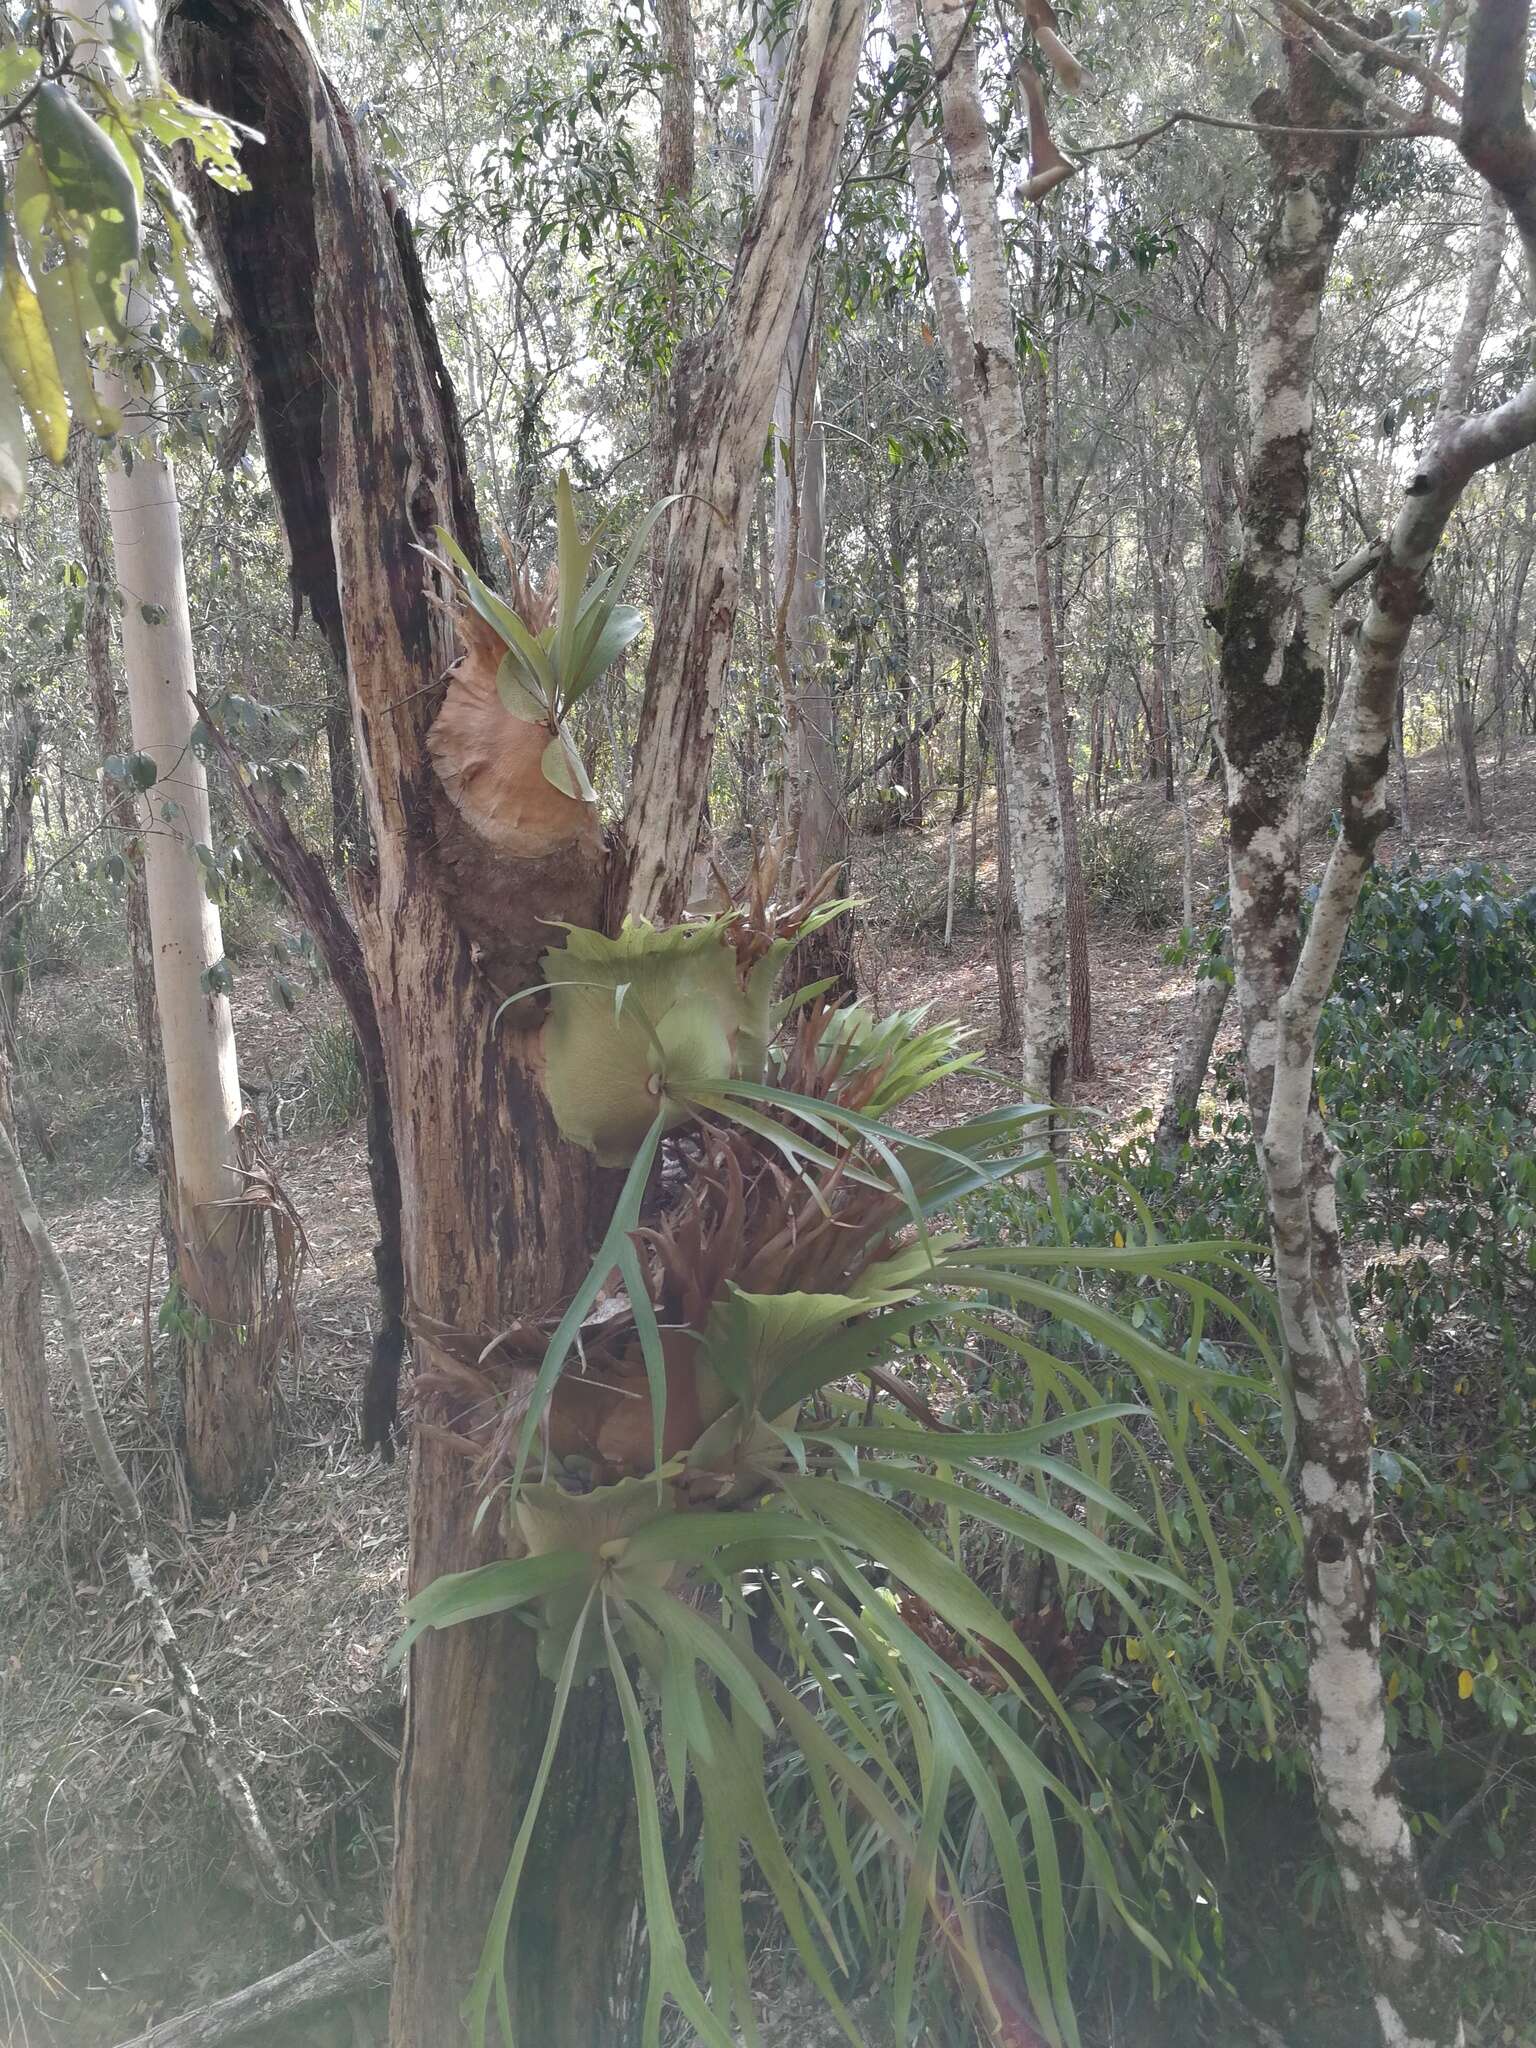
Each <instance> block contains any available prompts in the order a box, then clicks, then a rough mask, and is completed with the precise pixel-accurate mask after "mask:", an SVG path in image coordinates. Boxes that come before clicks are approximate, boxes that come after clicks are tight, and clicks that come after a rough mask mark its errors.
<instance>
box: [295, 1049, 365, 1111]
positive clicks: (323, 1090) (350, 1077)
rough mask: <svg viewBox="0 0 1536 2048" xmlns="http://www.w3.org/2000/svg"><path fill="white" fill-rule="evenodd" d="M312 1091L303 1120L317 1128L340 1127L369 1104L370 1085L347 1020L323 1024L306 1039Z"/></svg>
mask: <svg viewBox="0 0 1536 2048" xmlns="http://www.w3.org/2000/svg"><path fill="white" fill-rule="evenodd" d="M304 1072H305V1075H306V1076H307V1079H308V1084H309V1085H308V1091H307V1093H306V1095H305V1098H304V1108H303V1120H304V1122H305V1124H306V1125H307V1126H308V1128H309V1129H310V1130H313V1131H339V1130H343V1129H345V1127H346V1126H347V1125H348V1124H350V1123H355V1122H356V1121H357V1119H358V1118H359V1117H360V1116H362V1114H363V1112H364V1110H365V1109H366V1108H367V1102H368V1096H367V1088H366V1085H365V1083H364V1079H363V1068H362V1062H361V1061H360V1060H359V1058H358V1056H357V1040H356V1039H355V1038H354V1037H353V1036H352V1027H351V1025H350V1024H347V1023H345V1022H341V1023H335V1024H321V1025H318V1026H317V1027H316V1028H315V1029H314V1030H313V1031H311V1032H310V1033H309V1035H308V1037H307V1038H306V1039H305V1041H304Z"/></svg>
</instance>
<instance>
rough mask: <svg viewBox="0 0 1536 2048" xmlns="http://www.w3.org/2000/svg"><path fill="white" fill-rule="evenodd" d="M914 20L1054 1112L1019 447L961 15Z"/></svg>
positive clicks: (941, 317) (1030, 586)
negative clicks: (923, 56) (944, 195)
mask: <svg viewBox="0 0 1536 2048" xmlns="http://www.w3.org/2000/svg"><path fill="white" fill-rule="evenodd" d="M924 13H925V15H926V19H927V26H928V40H929V45H930V49H931V52H932V56H933V60H934V64H935V67H936V69H937V70H938V72H939V75H940V77H941V80H942V83H941V85H940V104H941V107H942V112H943V124H944V143H945V146H946V150H947V153H948V158H949V163H950V169H951V175H952V178H953V183H954V190H955V196H956V198H957V200H958V201H959V207H960V215H961V220H962V222H963V225H964V229H965V246H966V255H967V259H968V263H969V271H970V304H969V308H968V309H967V308H965V307H963V306H962V305H961V302H960V296H959V288H958V285H957V284H956V283H955V281H954V254H953V250H952V248H951V247H950V244H949V235H948V229H947V227H946V226H945V223H944V219H943V212H942V208H941V207H940V206H939V204H938V179H937V167H936V165H934V163H933V162H932V159H931V156H930V154H929V151H930V144H929V139H928V137H927V134H926V132H925V131H924V130H923V128H922V125H921V123H920V122H918V121H914V122H913V124H912V129H911V136H912V161H913V183H914V190H915V191H916V192H917V197H918V220H919V224H920V226H921V227H922V230H923V246H924V251H925V254H926V255H927V258H928V272H929V283H930V287H931V289H932V291H933V294H934V303H935V307H936V309H937V312H938V322H939V332H940V335H941V337H942V339H943V342H944V350H945V360H946V363H947V366H948V369H949V375H950V379H951V382H952V383H953V385H954V386H955V389H956V392H957V395H959V397H960V405H961V415H962V418H963V420H964V422H965V425H966V437H967V441H968V443H969V445H970V450H971V468H972V474H973V476H974V477H975V479H976V482H977V488H978V493H979V495H980V500H981V513H982V517H981V528H982V537H983V542H984V545H985V549H986V554H987V561H988V568H989V571H990V574H991V580H992V595H993V603H994V608H995V613H996V620H997V638H998V674H999V685H1000V689H1001V692H1002V703H1003V723H1004V726H1005V727H1006V730H1007V737H1008V747H1007V756H1006V774H1007V778H1008V813H1009V830H1010V836H1011V841H1012V844H1011V848H1010V851H1011V856H1012V866H1013V887H1014V894H1015V898H1016V901H1017V904H1018V913H1019V924H1020V946H1021V951H1022V953H1023V956H1024V995H1023V1003H1022V1009H1021V1024H1022V1032H1023V1048H1022V1062H1021V1063H1022V1067H1023V1077H1022V1078H1023V1085H1024V1090H1025V1093H1026V1095H1028V1096H1029V1097H1031V1098H1032V1099H1033V1100H1036V1101H1041V1102H1047V1101H1049V1102H1065V1101H1067V1100H1069V1099H1070V1095H1071V1078H1072V1077H1071V1060H1070V1052H1069V1047H1068V1032H1067V973H1066V902H1065V899H1066V886H1065V870H1064V865H1063V853H1062V837H1061V807H1060V798H1059V793H1058V790H1057V783H1056V771H1055V764H1054V761H1053V759H1052V753H1051V745H1050V726H1049V716H1048V706H1047V699H1046V679H1045V663H1044V658H1043V649H1042V644H1041V633H1040V590H1039V585H1038V582H1037V579H1036V575H1035V554H1034V535H1033V530H1032V522H1031V518H1030V499H1029V437H1028V433H1027V431H1026V426H1025V417H1024V405H1023V394H1022V390H1021V386H1020V378H1019V370H1018V362H1017V358H1016V355H1015V351H1014V335H1013V310H1012V306H1011V304H1010V301H1009V295H1008V271H1007V263H1006V259H1005V256H1004V251H1003V240H1002V227H1001V222H1000V219H999V216H998V210H997V196H996V191H995V188H994V179H993V164H992V149H991V142H990V139H989V136H988V131H987V123H986V115H985V111H984V109H983V106H982V101H981V93H980V86H979V83H978V78H977V61H976V41H975V33H974V29H973V28H972V26H971V16H970V11H969V10H968V9H967V8H966V6H965V5H964V4H963V0H926V5H925V8H924ZM892 18H893V23H894V25H895V28H896V33H897V36H898V37H899V39H900V40H901V41H902V42H904V43H905V42H910V41H911V40H912V39H913V37H914V36H915V34H916V19H915V9H914V7H912V6H911V5H908V4H907V0H898V5H897V7H896V8H895V10H894V11H893V17H892ZM968 389H969V393H970V395H969V396H967V395H966V393H967V390H968ZM984 479H985V480H986V481H985V482H984V481H983V480H984Z"/></svg>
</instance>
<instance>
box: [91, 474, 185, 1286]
mask: <svg viewBox="0 0 1536 2048" xmlns="http://www.w3.org/2000/svg"><path fill="white" fill-rule="evenodd" d="M75 465H76V466H75V508H76V515H77V518H78V520H79V526H80V559H81V562H82V564H83V566H84V568H85V605H84V618H83V620H82V632H81V640H82V643H83V646H84V652H85V675H86V681H87V683H88V684H89V686H90V692H91V713H92V716H93V718H94V720H95V725H96V744H97V746H98V748H99V749H100V752H101V757H102V759H103V761H110V760H112V759H114V758H115V757H119V756H121V755H123V754H125V753H127V752H128V751H129V749H128V745H127V740H126V734H125V730H124V719H123V709H122V702H121V698H120V695H119V692H118V687H117V678H116V677H115V675H114V674H113V672H112V605H111V596H110V592H111V589H112V585H113V576H112V562H111V556H110V552H109V548H108V541H107V509H106V506H105V504H104V503H103V502H102V496H101V453H100V449H99V448H98V446H97V443H96V439H95V437H94V435H90V434H79V435H77V437H76V445H75ZM104 795H105V799H106V808H107V815H108V817H109V818H110V820H111V825H112V836H113V840H114V842H115V847H116V851H117V852H118V853H119V854H120V855H121V857H122V860H123V862H124V865H125V868H126V873H125V875H124V878H123V913H124V915H123V922H124V924H125V926H126V928H127V933H128V965H129V971H130V974H131V977H132V982H133V1015H134V1022H135V1024H136V1026H137V1027H138V1038H139V1090H140V1094H141V1097H142V1100H143V1103H144V1112H145V1114H144V1122H145V1125H146V1128H147V1130H148V1134H149V1140H150V1143H151V1145H152V1146H153V1147H154V1162H153V1163H154V1168H155V1174H156V1177H157V1179H158V1180H159V1183H160V1230H161V1235H162V1236H163V1237H164V1239H165V1243H166V1248H167V1257H168V1259H169V1261H170V1264H171V1266H172V1267H173V1268H174V1267H175V1264H176V1260H177V1236H176V1231H177V1225H176V1151H175V1146H174V1143H173V1141H172V1138H171V1109H170V1103H169V1101H168V1100H167V1097H166V1090H165V1057H164V1054H163V1052H162V1051H161V1045H160V1006H159V1003H158V1002H157V1000H156V997H155V958H154V947H153V946H152V944H151V942H150V936H149V891H148V888H147V886H146V884H145V880H144V841H143V832H142V827H141V824H140V819H139V814H138V806H137V804H136V802H135V799H134V793H133V789H132V786H131V785H130V784H129V783H128V782H126V781H124V780H122V779H121V778H117V777H112V776H107V777H105V787H104Z"/></svg>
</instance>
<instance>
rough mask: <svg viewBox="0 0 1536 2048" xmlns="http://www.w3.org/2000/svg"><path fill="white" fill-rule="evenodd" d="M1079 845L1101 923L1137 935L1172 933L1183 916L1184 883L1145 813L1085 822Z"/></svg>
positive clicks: (1085, 879)
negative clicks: (1180, 914) (1181, 891)
mask: <svg viewBox="0 0 1536 2048" xmlns="http://www.w3.org/2000/svg"><path fill="white" fill-rule="evenodd" d="M1079 845H1080V847H1081V850H1082V861H1083V886H1084V887H1085V888H1086V890H1087V891H1088V896H1089V900H1090V901H1091V903H1092V905H1093V908H1094V909H1095V911H1097V913H1098V915H1099V916H1100V917H1101V918H1103V919H1104V920H1105V921H1106V922H1107V923H1110V924H1117V925H1123V926H1125V927H1126V928H1127V929H1128V930H1130V931H1133V932H1161V931H1166V930H1167V928H1168V926H1169V925H1170V924H1172V922H1173V921H1174V919H1175V917H1177V915H1178V911H1179V890H1178V881H1177V878H1176V877H1175V875H1174V872H1173V869H1172V867H1171V866H1170V865H1169V861H1168V854H1167V851H1166V849H1165V848H1164V846H1163V844H1162V842H1161V840H1160V839H1159V837H1158V835H1157V833H1156V831H1155V830H1154V829H1153V827H1152V826H1151V825H1150V824H1149V823H1148V821H1147V820H1146V818H1145V817H1143V816H1142V814H1141V812H1140V811H1139V810H1126V811H1112V812H1110V813H1109V814H1108V815H1107V816H1105V817H1100V818H1086V819H1084V820H1083V823H1082V825H1081V827H1080V830H1079Z"/></svg>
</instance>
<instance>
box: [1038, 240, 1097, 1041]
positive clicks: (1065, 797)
mask: <svg viewBox="0 0 1536 2048" xmlns="http://www.w3.org/2000/svg"><path fill="white" fill-rule="evenodd" d="M1038 247H1039V245H1038V242H1037V244H1036V251H1037V263H1038ZM1032 374H1033V377H1034V385H1035V417H1034V432H1033V434H1032V435H1031V436H1030V444H1029V510H1030V520H1031V523H1032V524H1033V526H1034V538H1035V583H1036V587H1037V588H1038V589H1040V590H1042V591H1046V590H1049V589H1050V587H1051V586H1050V576H1051V558H1050V555H1049V554H1048V552H1047V538H1048V529H1047V526H1046V517H1045V453H1046V442H1047V440H1048V439H1049V436H1050V421H1051V411H1050V385H1049V383H1048V381H1047V378H1046V373H1045V365H1044V363H1043V362H1042V361H1041V360H1040V358H1039V356H1036V357H1035V366H1034V370H1033V373H1032ZM1040 651H1041V654H1042V657H1043V659H1044V664H1045V698H1046V705H1047V707H1048V710H1049V715H1050V725H1051V757H1052V760H1053V761H1054V763H1055V766H1056V794H1057V797H1058V799H1059V801H1060V804H1061V858H1062V868H1063V871H1064V873H1063V879H1064V881H1065V884H1066V908H1067V984H1068V1008H1069V1014H1070V1020H1071V1050H1072V1078H1073V1080H1074V1081H1091V1080H1092V1079H1093V1077H1094V1072H1095V1067H1094V1059H1093V985H1092V982H1091V980H1090V976H1089V959H1088V892H1087V890H1086V889H1085V888H1084V886H1083V856H1082V849H1081V847H1080V846H1079V845H1078V837H1077V795H1076V792H1075V791H1074V789H1073V787H1072V748H1071V742H1070V741H1069V739H1068V736H1067V705H1066V695H1065V692H1064V690H1063V687H1062V677H1061V655H1060V651H1059V649H1058V645H1057V638H1056V614H1055V607H1054V606H1053V605H1049V604H1042V605H1041V607H1040Z"/></svg>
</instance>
